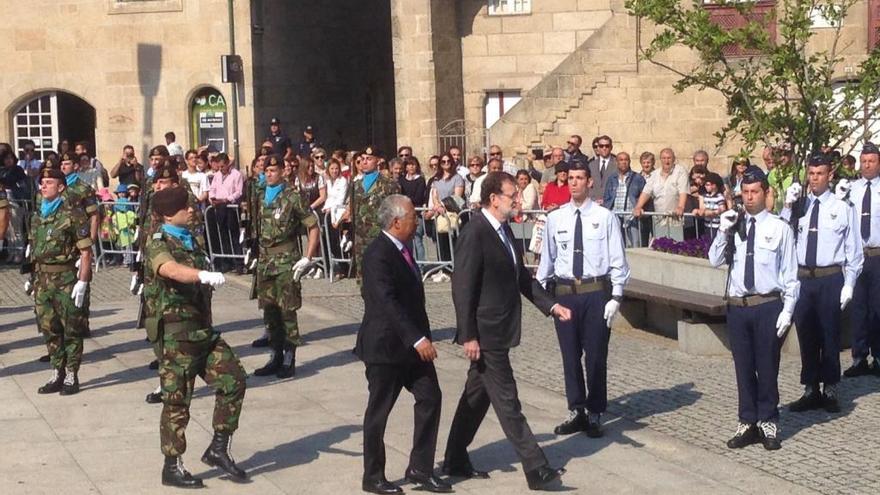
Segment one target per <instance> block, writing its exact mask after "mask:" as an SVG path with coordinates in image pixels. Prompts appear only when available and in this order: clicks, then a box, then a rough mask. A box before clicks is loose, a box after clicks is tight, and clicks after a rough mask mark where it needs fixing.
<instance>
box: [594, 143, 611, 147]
mask: <svg viewBox="0 0 880 495" xmlns="http://www.w3.org/2000/svg"><path fill="white" fill-rule="evenodd" d="M596 147H597V148H610V147H611V145H610V144H601V143H600V144H597V145H596Z"/></svg>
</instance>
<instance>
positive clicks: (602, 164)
mask: <svg viewBox="0 0 880 495" xmlns="http://www.w3.org/2000/svg"><path fill="white" fill-rule="evenodd" d="M605 165H607V163H606V160H605V159H604V158H602V159H601V160H600V164H599V177H600V178H601V177H605Z"/></svg>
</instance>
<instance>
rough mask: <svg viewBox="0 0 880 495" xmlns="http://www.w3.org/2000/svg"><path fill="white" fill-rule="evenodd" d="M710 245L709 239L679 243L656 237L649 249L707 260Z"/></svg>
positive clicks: (702, 238) (667, 238)
mask: <svg viewBox="0 0 880 495" xmlns="http://www.w3.org/2000/svg"><path fill="white" fill-rule="evenodd" d="M711 244H712V240H711V239H710V238H709V237H699V238H696V239H687V240H684V241H681V242H679V241H676V240H674V239H670V238H669V237H657V238H655V239H654V242H652V243H651V249H653V250H655V251H660V252H664V253H670V254H678V255H682V256H690V257H692V258H708V257H709V246H710V245H711Z"/></svg>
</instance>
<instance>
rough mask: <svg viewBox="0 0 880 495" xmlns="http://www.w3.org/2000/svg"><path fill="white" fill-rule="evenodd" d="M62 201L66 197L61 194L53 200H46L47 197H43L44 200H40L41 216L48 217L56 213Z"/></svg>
mask: <svg viewBox="0 0 880 495" xmlns="http://www.w3.org/2000/svg"><path fill="white" fill-rule="evenodd" d="M62 201H64V198H62V197H61V195H58V197H57V198H55V199H53V200H52V201H46V198H43V201H42V202H40V217H42V218H46V217H48V216H49V215H51V214H53V213H55V212H56V211H57V210H58V207H59V206H61V202H62Z"/></svg>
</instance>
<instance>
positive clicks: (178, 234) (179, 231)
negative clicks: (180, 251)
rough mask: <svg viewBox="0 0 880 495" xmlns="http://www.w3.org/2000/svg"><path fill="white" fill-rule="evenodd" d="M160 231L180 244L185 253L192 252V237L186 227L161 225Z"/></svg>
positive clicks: (168, 224)
mask: <svg viewBox="0 0 880 495" xmlns="http://www.w3.org/2000/svg"><path fill="white" fill-rule="evenodd" d="M162 230H163V231H164V232H165V233H166V234H168V235H170V236H171V237H173V238H175V239H177V240H178V241H180V242H182V243H183V247H184V248H186V250H187V251H192V250H193V236H192V234H190V232H189V229H187V228H186V227H178V226H177V225H171V224H170V223H163V224H162Z"/></svg>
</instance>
